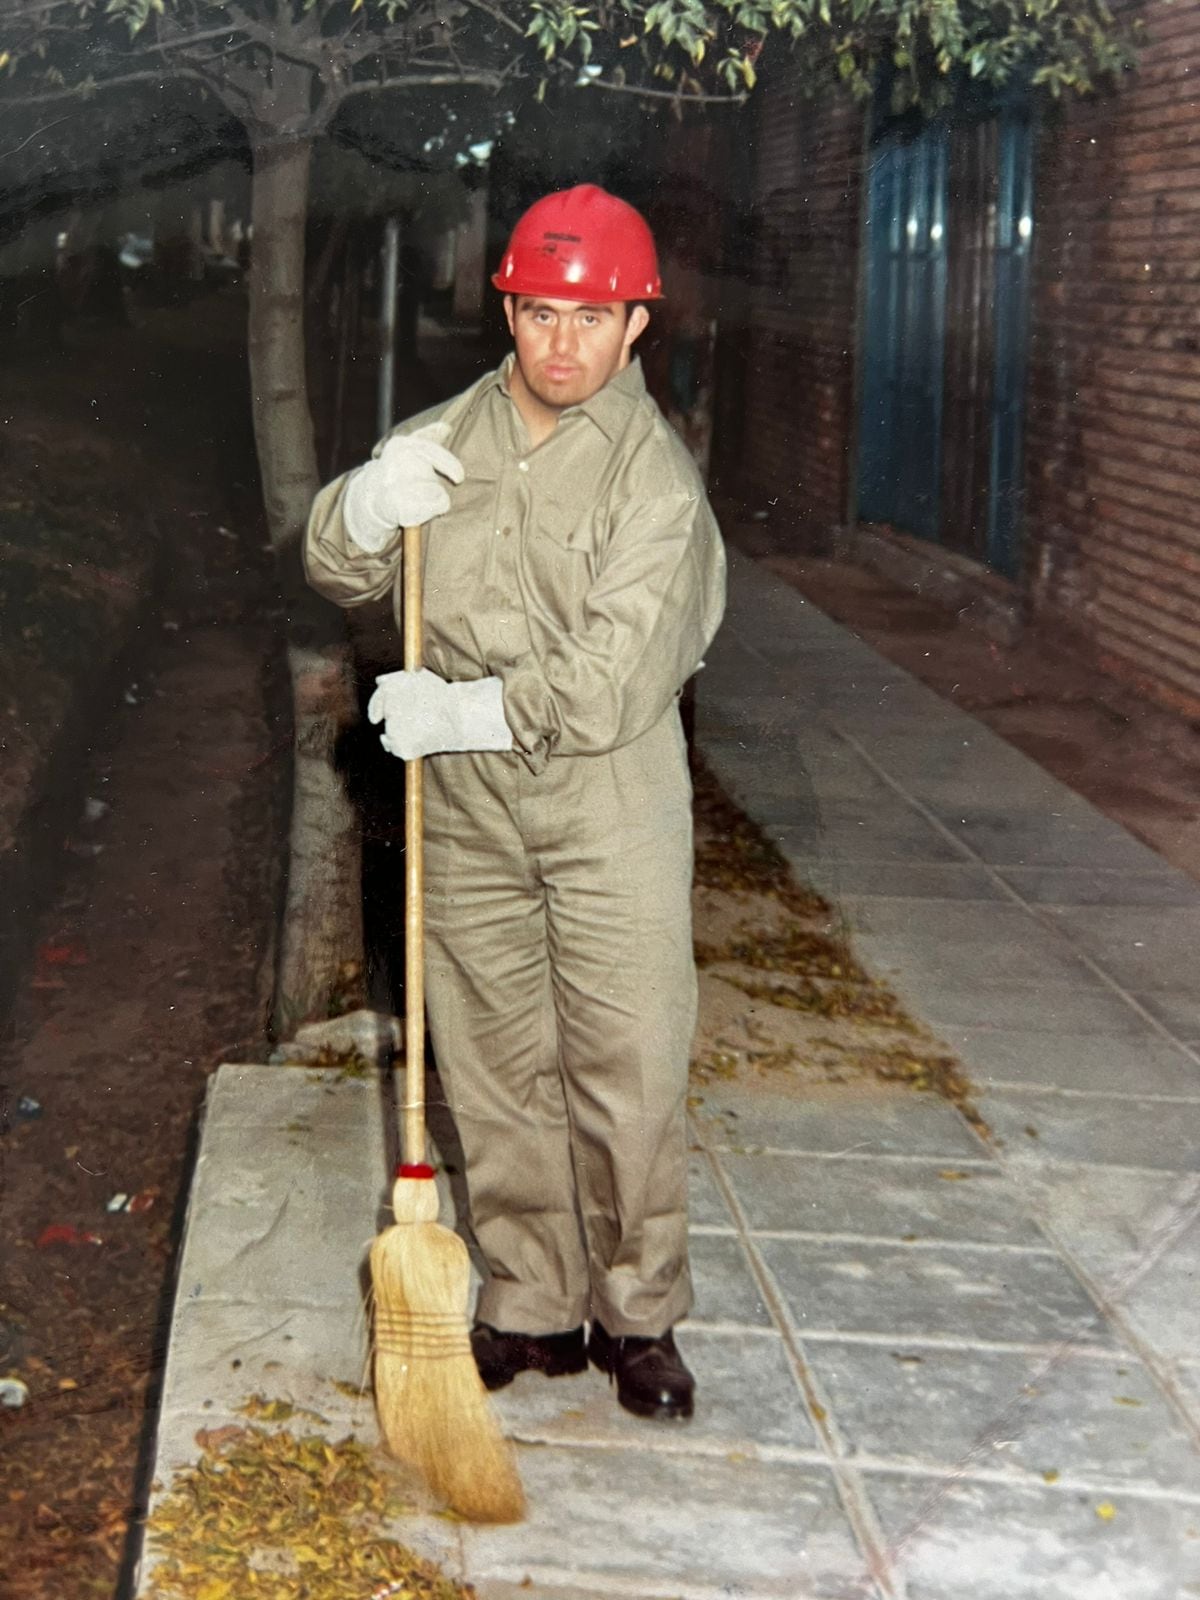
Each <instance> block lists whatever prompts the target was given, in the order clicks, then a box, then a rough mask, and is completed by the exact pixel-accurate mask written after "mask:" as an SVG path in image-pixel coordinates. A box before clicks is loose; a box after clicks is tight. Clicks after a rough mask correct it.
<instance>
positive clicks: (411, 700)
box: [367, 668, 513, 761]
mask: <svg viewBox="0 0 1200 1600" xmlns="http://www.w3.org/2000/svg"><path fill="white" fill-rule="evenodd" d="M375 683H376V685H377V687H376V689H375V693H374V694H373V695H372V696H371V700H370V703H369V704H368V706H367V720H368V721H370V722H382V723H383V732H382V733H381V734H380V735H379V742H380V744H381V745H382V746H383V748H384V749H385V750H386V751H387V752H388V753H389V754H390V755H393V756H399V757H400V759H401V761H412V760H413V759H414V758H415V757H417V756H433V755H440V754H441V753H442V752H443V751H446V750H511V749H512V747H513V738H512V733H511V731H510V729H509V726H508V723H507V722H505V720H504V686H503V684H502V683H501V681H500V679H499V678H479V679H477V680H476V681H475V682H474V683H447V682H446V680H445V678H439V677H438V675H437V674H436V673H435V672H429V671H427V670H425V669H424V668H423V669H422V670H421V671H420V672H384V673H381V674H380V676H379V677H378V678H376V679H375Z"/></svg>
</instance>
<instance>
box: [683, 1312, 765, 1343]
mask: <svg viewBox="0 0 1200 1600" xmlns="http://www.w3.org/2000/svg"><path fill="white" fill-rule="evenodd" d="M676 1326H677V1327H680V1328H682V1329H683V1330H684V1331H685V1332H686V1331H687V1329H688V1328H695V1329H696V1331H697V1332H698V1333H714V1334H715V1333H727V1334H736V1335H737V1336H738V1338H739V1339H740V1338H744V1337H745V1336H746V1335H748V1334H753V1335H754V1336H755V1337H756V1338H759V1339H780V1338H782V1335H781V1334H780V1332H779V1329H778V1328H764V1327H763V1325H762V1323H760V1322H754V1323H751V1322H728V1321H723V1320H722V1319H721V1318H720V1317H713V1318H712V1319H711V1320H710V1319H708V1318H706V1317H703V1316H700V1317H697V1316H694V1315H692V1314H691V1313H689V1314H688V1316H687V1317H686V1318H685V1319H684V1320H683V1321H682V1322H680V1323H677V1324H676Z"/></svg>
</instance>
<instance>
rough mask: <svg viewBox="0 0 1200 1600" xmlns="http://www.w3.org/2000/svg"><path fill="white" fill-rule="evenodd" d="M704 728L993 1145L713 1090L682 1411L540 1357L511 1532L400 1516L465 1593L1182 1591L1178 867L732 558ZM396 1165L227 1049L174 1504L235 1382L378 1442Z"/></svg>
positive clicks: (377, 1110) (169, 1390)
mask: <svg viewBox="0 0 1200 1600" xmlns="http://www.w3.org/2000/svg"><path fill="white" fill-rule="evenodd" d="M697 737H698V742H699V744H700V746H701V748H702V750H703V752H704V754H705V756H706V758H707V760H708V761H709V764H710V765H711V767H712V768H713V770H714V771H715V773H716V775H717V777H718V779H719V780H720V781H721V783H722V784H723V785H724V786H725V788H726V789H727V790H728V791H729V792H730V793H731V794H732V795H733V797H734V798H735V799H736V800H737V801H738V802H739V803H740V804H741V805H742V806H743V807H744V809H745V810H747V811H748V812H749V813H751V814H752V815H753V816H754V817H755V818H756V819H757V820H759V821H760V822H761V823H762V824H763V825H764V826H765V827H766V829H767V830H768V832H770V833H771V835H772V836H773V837H774V838H776V839H777V840H778V842H779V843H780V845H781V847H782V848H783V849H784V851H785V853H786V854H787V855H788V857H789V859H790V860H791V861H792V862H793V863H794V865H795V868H796V871H797V874H798V876H800V877H801V878H803V879H805V880H807V881H808V882H810V883H813V884H814V885H815V886H816V887H818V888H820V889H821V890H822V891H823V892H825V893H826V894H827V895H829V896H830V897H831V898H833V899H835V900H836V901H837V902H838V904H839V905H840V907H841V908H842V910H843V912H844V914H845V916H846V918H847V921H848V924H849V927H850V929H851V931H852V936H853V941H854V946H855V949H856V951H857V953H858V954H859V955H860V956H861V957H862V958H863V959H864V960H865V961H866V962H867V963H868V964H869V965H870V966H872V967H873V968H874V969H875V971H876V972H877V973H878V974H879V975H880V976H883V977H885V978H887V979H888V980H889V981H890V982H891V983H892V985H893V986H894V987H895V988H896V989H897V991H898V992H899V993H900V995H901V998H902V999H903V1000H905V1001H906V1002H907V1003H908V1005H909V1006H910V1008H911V1009H912V1010H913V1011H914V1012H915V1013H916V1014H917V1015H918V1016H920V1017H921V1018H922V1019H923V1020H924V1021H926V1022H927V1023H929V1024H930V1025H931V1026H932V1027H933V1028H935V1029H936V1030H937V1031H938V1032H939V1033H940V1035H941V1036H942V1038H943V1039H945V1040H947V1041H948V1042H949V1043H950V1044H952V1045H953V1046H954V1047H955V1048H956V1049H957V1050H958V1051H959V1053H960V1055H961V1058H962V1060H963V1063H964V1066H965V1068H966V1070H967V1073H968V1075H969V1076H970V1077H971V1078H972V1079H973V1080H974V1081H975V1083H976V1084H977V1085H978V1086H979V1087H980V1090H981V1093H980V1095H979V1097H978V1104H979V1107H980V1109H981V1111H982V1113H983V1115H984V1117H985V1118H986V1120H987V1122H988V1123H989V1124H990V1125H991V1127H992V1129H993V1130H994V1134H995V1140H994V1142H992V1143H986V1142H984V1141H983V1140H982V1139H981V1138H980V1137H979V1136H978V1135H977V1134H976V1133H975V1132H974V1130H973V1129H972V1128H971V1127H970V1126H969V1124H968V1123H967V1122H966V1120H965V1119H964V1118H963V1117H962V1116H961V1115H960V1114H959V1112H958V1111H957V1110H955V1108H954V1107H953V1106H951V1105H950V1104H949V1103H947V1102H945V1101H942V1100H939V1099H936V1098H933V1097H931V1096H929V1095H922V1094H916V1093H914V1094H912V1095H911V1096H910V1097H908V1098H903V1099H897V1098H895V1097H892V1098H888V1099H886V1100H881V1101H873V1100H871V1099H870V1098H869V1097H868V1098H865V1099H863V1100H862V1101H861V1102H860V1103H857V1104H854V1103H846V1104H842V1105H828V1104H818V1103H811V1104H809V1103H806V1102H805V1100H804V1099H803V1098H798V1097H797V1096H795V1095H791V1096H789V1095H785V1094H782V1093H774V1092H771V1091H770V1090H769V1089H765V1088H763V1087H761V1086H751V1087H749V1088H748V1087H746V1086H744V1085H740V1084H739V1085H733V1084H717V1085H715V1086H712V1085H710V1086H708V1087H706V1089H705V1096H704V1101H703V1104H702V1105H700V1106H698V1107H697V1109H696V1112H695V1115H694V1131H695V1153H694V1157H693V1251H694V1264H695V1269H696V1278H697V1291H698V1304H697V1308H696V1313H695V1315H694V1317H693V1318H692V1319H691V1320H690V1321H689V1323H688V1325H687V1327H686V1329H685V1330H684V1331H683V1333H682V1334H681V1344H683V1345H684V1347H685V1350H686V1353H687V1354H688V1356H689V1358H690V1360H691V1361H692V1364H693V1365H694V1367H695V1370H696V1372H697V1376H698V1379H699V1384H700V1405H699V1408H698V1412H697V1416H696V1418H695V1420H694V1422H693V1423H692V1424H690V1425H689V1426H687V1427H681V1428H674V1429H673V1428H659V1427H655V1426H653V1425H648V1424H644V1423H638V1422H635V1421H634V1419H632V1418H630V1417H628V1416H626V1415H625V1414H624V1413H622V1412H621V1411H620V1410H619V1409H618V1408H617V1407H616V1405H615V1404H614V1402H613V1401H612V1399H611V1397H610V1394H609V1392H608V1390H607V1388H606V1386H605V1385H604V1383H603V1381H602V1380H601V1379H600V1377H599V1376H598V1375H597V1374H595V1373H594V1372H591V1373H588V1374H587V1375H584V1376H581V1377H579V1378H577V1379H563V1380H556V1381H554V1382H553V1383H550V1382H547V1381H546V1380H544V1379H542V1378H540V1377H536V1376H533V1375H526V1376H524V1377H522V1378H521V1379H518V1380H517V1382H516V1383H515V1384H514V1385H513V1386H512V1388H511V1389H510V1390H507V1391H505V1392H504V1393H502V1394H501V1395H500V1396H498V1397H497V1399H498V1401H499V1404H500V1408H501V1410H502V1413H503V1416H504V1419H505V1422H506V1424H507V1426H508V1427H509V1429H510V1431H511V1432H512V1433H513V1434H514V1436H515V1437H516V1438H517V1439H518V1440H519V1441H520V1443H521V1467H522V1472H523V1475H524V1477H525V1481H526V1485H527V1488H528V1491H529V1496H530V1502H531V1512H530V1517H529V1520H528V1521H527V1522H526V1523H525V1524H523V1525H522V1526H520V1527H517V1528H511V1529H476V1528H470V1527H465V1526H462V1525H457V1524H453V1523H449V1522H447V1521H445V1520H444V1519H440V1518H436V1517H412V1518H406V1519H405V1520H404V1521H403V1523H402V1524H399V1525H398V1526H397V1529H396V1530H395V1531H396V1536H397V1537H399V1538H402V1539H403V1540H405V1542H407V1543H409V1544H411V1545H414V1546H415V1547H417V1548H418V1549H420V1550H423V1551H425V1552H427V1553H430V1554H433V1555H436V1556H437V1558H438V1559H439V1560H440V1561H442V1562H443V1563H444V1564H445V1566H446V1568H447V1570H448V1571H450V1572H451V1573H452V1574H454V1575H456V1576H459V1577H462V1578H463V1579H465V1580H466V1581H469V1582H471V1583H473V1584H475V1585H476V1587H477V1589H478V1591H479V1594H480V1595H481V1596H482V1597H485V1600H513V1597H515V1596H516V1595H518V1594H521V1595H526V1594H530V1593H532V1594H534V1595H537V1596H544V1597H546V1600H601V1597H613V1596H617V1597H627V1600H671V1597H680V1600H717V1597H747V1600H748V1597H762V1600H766V1597H773V1600H882V1597H885V1596H897V1597H899V1596H904V1595H907V1596H909V1597H911V1600H963V1597H964V1596H970V1597H971V1600H1026V1597H1035V1596H1036V1597H1037V1600H1187V1597H1194V1596H1200V1339H1198V1337H1197V1333H1198V1331H1200V1285H1198V1282H1197V1276H1198V1269H1200V1172H1198V1166H1200V1160H1198V1154H1197V1152H1198V1151H1200V976H1198V970H1197V969H1198V965H1200V964H1198V961H1197V951H1200V887H1197V885H1196V884H1195V883H1193V882H1192V881H1191V880H1190V879H1188V878H1185V877H1183V876H1182V875H1181V874H1179V873H1177V872H1174V871H1172V870H1170V869H1168V868H1166V867H1164V866H1163V864H1162V862H1161V860H1160V859H1159V858H1158V857H1157V856H1156V855H1154V853H1153V852H1152V851H1150V850H1148V849H1147V848H1145V847H1144V846H1142V845H1141V844H1139V843H1138V842H1137V841H1136V840H1135V839H1133V838H1132V837H1131V836H1130V835H1129V834H1127V833H1125V832H1124V831H1123V830H1122V829H1120V828H1119V827H1118V826H1116V825H1115V824H1113V823H1111V822H1109V821H1108V820H1106V819H1105V818H1104V817H1102V816H1101V815H1100V814H1099V813H1097V812H1096V811H1095V810H1094V809H1093V808H1091V807H1090V806H1088V805H1087V804H1086V803H1085V802H1084V801H1082V800H1080V799H1079V798H1078V797H1077V796H1075V795H1073V794H1072V793H1070V792H1069V791H1068V790H1066V789H1064V788H1063V787H1062V786H1061V785H1059V784H1057V783H1056V782H1055V781H1054V780H1053V779H1051V778H1050V777H1048V776H1047V775H1046V774H1045V773H1044V772H1043V771H1042V770H1041V769H1040V768H1038V767H1037V766H1035V765H1034V764H1033V763H1031V762H1030V761H1028V760H1027V759H1026V758H1024V757H1023V756H1021V755H1020V754H1019V753H1017V752H1016V751H1015V750H1013V749H1012V748H1011V747H1010V746H1008V745H1006V744H1004V743H1003V742H1002V741H1001V740H999V739H997V738H996V737H995V736H994V735H992V734H990V733H988V732H987V731H986V730H985V729H983V728H982V727H981V726H980V725H979V724H978V723H977V722H975V721H974V720H973V719H972V718H970V717H968V716H966V715H965V714H963V713H961V712H958V711H957V710H956V709H955V708H954V707H953V706H951V705H949V704H947V703H946V702H945V701H943V700H940V699H938V698H937V697H936V696H935V695H933V694H932V693H931V692H930V691H929V690H927V689H925V688H923V687H922V686H921V685H919V684H917V683H916V682H915V681H914V680H913V679H912V678H910V677H908V676H907V675H906V674H905V673H904V672H902V671H901V670H900V669H899V668H896V667H893V666H891V665H890V664H889V663H887V662H886V661H884V660H883V659H882V658H881V657H880V656H878V655H877V654H876V653H875V652H873V651H872V650H870V649H869V648H867V647H866V646H864V645H862V644H860V643H859V642H858V641H856V640H855V639H854V638H853V637H852V636H851V635H850V634H848V633H847V632H846V630H844V629H843V628H841V627H839V626H837V625H836V624H834V623H833V622H831V621H830V620H829V619H828V618H827V617H825V616H824V615H823V614H821V613H820V612H817V611H816V610H815V609H814V608H813V607H811V606H809V605H806V604H805V603H804V601H803V600H802V599H801V598H800V596H799V595H797V594H796V593H795V592H794V591H792V590H790V589H788V588H786V587H785V586H784V585H783V584H781V583H780V582H779V581H778V580H775V579H773V578H771V577H769V576H767V575H765V574H764V573H763V572H762V571H761V570H760V569H758V568H757V567H755V566H754V565H753V564H752V563H751V562H749V561H748V560H746V559H745V558H741V557H735V559H734V562H733V570H732V583H731V610H730V615H729V620H728V622H727V624H726V626H725V628H724V630H723V632H722V635H721V637H720V640H719V643H718V645H717V647H716V648H714V650H713V651H712V652H711V655H710V659H709V663H708V666H707V669H706V670H705V672H704V673H703V674H702V676H701V680H700V695H699V702H698V727H697ZM729 1112H736V1114H737V1115H736V1119H734V1118H732V1117H730V1116H728V1115H726V1114H725V1113H729ZM734 1126H736V1129H737V1133H736V1139H735V1137H734V1136H733V1135H731V1133H730V1131H729V1130H730V1128H731V1127H734ZM385 1170H386V1160H385V1154H384V1139H383V1123H382V1111H381V1106H380V1096H379V1092H378V1087H377V1085H376V1084H375V1083H373V1082H364V1081H361V1080H356V1079H353V1078H346V1077H343V1076H340V1075H339V1074H337V1073H333V1072H314V1071H307V1070H300V1069H289V1068H280V1067H245V1066H227V1067H224V1068H222V1069H221V1072H220V1073H219V1074H218V1076H217V1078H216V1080H215V1082H214V1085H213V1089H212V1093H211V1097H210V1103H209V1112H208V1116H207V1119H206V1123H205V1128H204V1135H203V1142H202V1146H201V1152H200V1157H199V1164H198V1169H197V1174H196V1181H195V1186H194V1190H193V1194H192V1199H191V1207H190V1214H189V1225H188V1230H187V1238H186V1242H185V1249H184V1255H183V1262H182V1267H181V1273H180V1282H179V1291H178V1299H177V1305H176V1310H175V1317H174V1325H173V1329H172V1337H171V1347H170V1355H169V1360H168V1370H167V1376H166V1384H165V1392H164V1396H163V1406H162V1421H161V1427H160V1434H159V1447H158V1461H157V1469H156V1476H157V1479H158V1480H159V1482H160V1483H162V1484H163V1485H164V1486H169V1485H170V1482H171V1480H172V1476H173V1474H174V1472H175V1471H176V1470H177V1469H179V1468H180V1467H181V1466H183V1465H185V1464H187V1463H189V1462H191V1461H194V1460H195V1459H196V1456H197V1454H198V1450H197V1446H196V1444H195V1442H194V1441H195V1434H196V1432H197V1430H198V1429H200V1428H210V1429H211V1428H213V1427H219V1426H220V1425H221V1424H222V1423H224V1422H230V1421H237V1420H239V1419H240V1412H239V1407H241V1406H242V1405H244V1403H245V1401H246V1399H247V1397H248V1396H251V1395H254V1394H256V1393H257V1394H261V1395H265V1396H268V1397H277V1396H278V1397H285V1398H287V1399H288V1400H290V1401H292V1402H294V1403H296V1404H298V1405H302V1406H305V1407H309V1408H311V1410H312V1411H314V1412H316V1413H319V1415H320V1417H321V1418H322V1419H324V1421H323V1422H322V1424H321V1426H322V1428H323V1429H324V1430H325V1431H327V1432H328V1433H329V1435H330V1437H331V1438H340V1437H343V1436H344V1435H346V1434H347V1433H355V1434H357V1435H358V1436H359V1437H360V1438H363V1439H364V1440H373V1439H374V1438H375V1430H374V1421H373V1418H372V1415H371V1407H370V1404H369V1400H368V1399H365V1398H356V1397H355V1396H354V1394H353V1393H352V1391H353V1389H354V1387H355V1386H356V1385H357V1384H358V1383H360V1381H361V1379H362V1375H363V1371H364V1365H365V1357H366V1350H365V1329H364V1322H363V1312H362V1299H361V1293H360V1285H359V1281H358V1278H357V1277H356V1270H357V1268H358V1266H359V1264H360V1263H361V1262H362V1260H363V1256H364V1254H365V1250H366V1247H367V1245H368V1243H369V1241H370V1239H371V1237H372V1236H373V1234H374V1232H375V1231H376V1228H377V1226H378V1224H379V1221H380V1219H381V1215H382V1213H381V1206H382V1204H383V1202H384V1201H385V1199H386V1192H385V1185H384V1182H383V1174H384V1172H385ZM312 1425H313V1426H316V1425H317V1424H315V1423H313V1424H312ZM153 1556H154V1548H153V1541H152V1540H151V1542H150V1544H149V1547H148V1551H147V1559H146V1562H145V1563H144V1565H145V1567H146V1568H147V1570H148V1569H149V1568H150V1566H151V1565H152V1562H153ZM146 1588H147V1584H146V1581H145V1578H144V1580H143V1592H145V1590H146ZM239 1600H241V1597H239ZM364 1600H367V1597H366V1596H365V1595H364Z"/></svg>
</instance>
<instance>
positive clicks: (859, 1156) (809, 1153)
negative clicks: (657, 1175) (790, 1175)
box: [703, 1112, 999, 1173]
mask: <svg viewBox="0 0 1200 1600" xmlns="http://www.w3.org/2000/svg"><path fill="white" fill-rule="evenodd" d="M719 1114H720V1113H719V1112H718V1113H717V1115H719ZM964 1121H965V1119H964ZM966 1125H967V1126H968V1127H969V1126H970V1124H969V1123H968V1124H966ZM703 1148H704V1149H706V1150H710V1151H711V1152H712V1153H713V1155H718V1156H775V1157H777V1156H789V1157H795V1158H796V1159H797V1160H800V1161H862V1162H870V1163H871V1164H872V1165H878V1164H879V1163H880V1162H885V1161H886V1162H894V1163H896V1164H897V1165H898V1166H913V1165H917V1166H925V1167H946V1166H954V1167H978V1168H979V1170H980V1171H981V1172H985V1173H988V1172H990V1173H997V1172H998V1171H999V1163H998V1162H997V1160H996V1157H995V1156H992V1157H991V1158H990V1159H985V1158H983V1157H981V1156H959V1155H953V1156H952V1155H945V1156H930V1155H912V1156H910V1155H904V1154H901V1153H899V1152H897V1151H894V1150H873V1151H870V1150H868V1151H864V1150H862V1149H860V1148H858V1147H855V1148H853V1149H850V1150H803V1149H796V1148H795V1147H794V1146H793V1147H792V1148H790V1149H789V1148H783V1147H781V1146H779V1145H773V1144H724V1143H722V1142H721V1141H719V1140H714V1141H713V1142H712V1143H710V1144H707V1145H705V1146H704V1147H703ZM983 1148H984V1149H989V1148H990V1147H989V1146H986V1145H985V1146H983Z"/></svg>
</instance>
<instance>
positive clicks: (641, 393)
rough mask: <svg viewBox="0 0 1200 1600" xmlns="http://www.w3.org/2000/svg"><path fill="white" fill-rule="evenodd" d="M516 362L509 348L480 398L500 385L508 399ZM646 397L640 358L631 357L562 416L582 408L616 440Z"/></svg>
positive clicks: (482, 384) (480, 392)
mask: <svg viewBox="0 0 1200 1600" xmlns="http://www.w3.org/2000/svg"><path fill="white" fill-rule="evenodd" d="M515 361H516V356H515V355H514V354H513V353H512V352H511V351H510V352H509V354H508V355H506V356H505V358H504V360H503V361H502V362H501V363H500V365H499V366H498V367H497V368H496V370H495V372H493V373H491V374H490V375H489V376H488V377H486V378H485V379H484V380H483V382H482V383H481V384H480V386H479V389H478V390H477V395H478V396H480V397H482V396H483V395H484V394H486V393H487V391H488V390H489V389H492V388H499V389H500V390H501V391H502V392H503V393H504V394H506V395H508V396H509V398H510V399H511V398H512V395H511V390H510V389H509V378H510V377H511V375H512V369H513V364H514V362H515ZM645 396H646V379H645V376H644V374H643V372H642V363H641V358H640V357H639V356H633V357H632V358H631V360H630V362H629V365H628V366H627V367H623V368H622V369H621V371H620V372H618V373H617V374H616V375H615V376H614V377H612V378H610V379H609V380H608V382H607V383H606V384H605V385H604V387H603V389H598V390H597V391H596V393H595V394H594V395H592V396H591V398H590V399H588V400H584V401H583V402H582V403H581V404H580V405H577V406H568V407H567V409H566V410H565V411H564V412H563V414H562V415H563V417H564V418H566V417H573V416H574V415H575V414H576V413H577V412H580V411H581V412H582V413H583V414H584V416H585V417H589V418H590V419H591V421H592V422H594V423H595V424H596V426H597V427H598V428H599V429H600V432H601V433H602V434H603V435H604V436H605V438H606V439H609V440H616V439H619V438H620V437H621V435H622V433H623V432H624V431H625V427H626V425H627V424H628V422H629V417H630V414H631V412H632V411H633V409H634V408H635V406H636V405H637V404H638V402H639V401H640V400H643V399H645Z"/></svg>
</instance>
